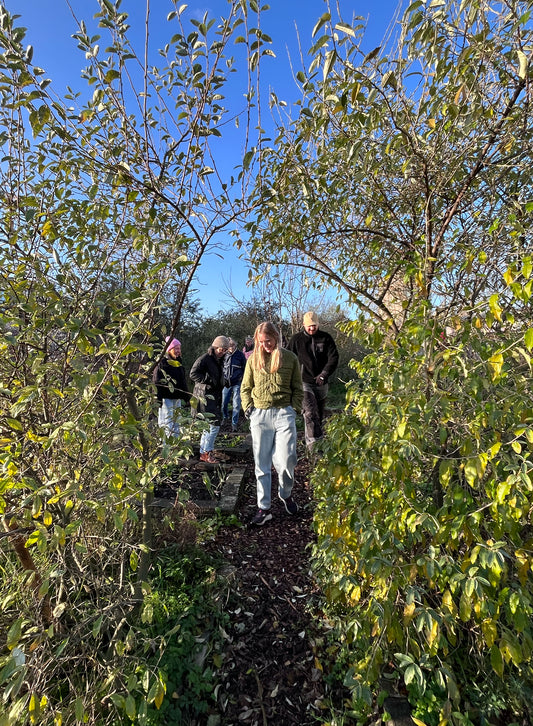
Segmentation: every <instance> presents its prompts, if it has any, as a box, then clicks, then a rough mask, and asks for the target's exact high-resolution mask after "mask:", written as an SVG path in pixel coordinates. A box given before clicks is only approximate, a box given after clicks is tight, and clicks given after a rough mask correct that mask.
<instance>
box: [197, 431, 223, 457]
mask: <svg viewBox="0 0 533 726" xmlns="http://www.w3.org/2000/svg"><path fill="white" fill-rule="evenodd" d="M219 431H220V426H215V424H209V431H202V436H201V438H200V454H205V453H206V451H213V449H214V448H215V439H216V437H217V434H218V432H219Z"/></svg>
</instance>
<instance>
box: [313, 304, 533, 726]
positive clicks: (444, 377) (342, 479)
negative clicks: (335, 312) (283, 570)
mask: <svg viewBox="0 0 533 726" xmlns="http://www.w3.org/2000/svg"><path fill="white" fill-rule="evenodd" d="M489 321H490V318H489ZM455 325H456V327H455V332H454V334H453V336H452V338H451V339H450V338H448V339H447V340H446V339H443V338H442V336H441V335H439V333H438V331H437V330H435V326H434V325H433V324H432V323H431V321H430V320H429V321H428V320H426V319H425V316H424V313H422V314H421V316H420V318H418V319H416V320H413V321H412V322H411V324H410V325H408V326H406V327H405V328H404V329H403V331H402V333H401V334H400V336H399V337H398V338H397V339H396V340H394V341H393V342H390V341H389V342H386V341H385V342H384V344H383V346H382V347H381V350H380V351H379V352H376V353H373V354H371V355H368V356H367V357H366V358H365V359H364V361H363V362H361V363H359V364H358V365H357V369H358V372H359V374H360V376H361V379H362V381H363V383H362V384H361V387H359V385H358V386H355V385H353V386H350V387H349V388H348V396H347V402H348V406H347V408H346V411H345V412H344V413H343V414H342V415H339V416H337V417H334V418H332V420H331V421H330V424H329V430H328V439H327V443H326V447H325V457H324V458H323V459H322V460H321V463H320V464H319V466H318V469H317V470H316V472H315V476H314V484H315V492H316V497H317V510H316V515H315V521H316V529H317V532H318V542H317V545H316V547H315V551H314V557H315V566H316V569H317V572H318V575H319V577H320V578H321V580H322V582H323V585H324V587H325V589H326V592H327V594H328V597H329V600H330V602H332V603H333V604H335V608H336V611H337V616H336V617H337V618H338V620H339V622H340V621H341V620H342V628H343V630H344V631H345V632H350V633H352V635H351V637H349V638H347V639H346V641H345V645H344V649H345V651H346V652H345V654H344V657H345V658H346V659H347V662H349V665H348V666H347V670H346V673H345V683H346V685H348V686H349V687H350V688H351V691H352V695H353V705H354V708H355V710H356V712H357V713H358V714H359V716H360V717H361V718H362V717H363V716H364V714H365V713H368V712H369V710H370V707H371V705H372V693H375V692H377V690H379V688H378V686H379V683H380V682H381V683H382V682H383V681H382V678H383V676H384V675H385V674H387V672H389V674H390V672H391V671H393V672H394V673H395V674H396V675H397V676H398V675H401V678H402V680H403V682H404V684H405V686H406V687H407V688H408V690H409V694H410V698H411V700H412V702H413V703H414V704H415V705H416V703H421V701H422V700H423V698H425V694H428V693H431V694H432V698H431V706H430V709H431V713H432V716H431V717H432V718H434V719H436V718H437V717H438V722H439V723H443V724H444V723H450V722H451V723H469V721H468V718H469V717H470V716H471V717H472V718H473V719H475V720H476V722H479V723H483V722H486V720H487V719H489V718H490V717H491V716H492V715H493V714H495V713H503V712H507V714H508V716H509V719H510V720H512V718H511V716H512V715H513V714H514V715H523V714H524V713H527V712H528V703H530V702H531V688H532V687H533V673H532V670H531V667H532V658H531V654H532V647H533V629H532V620H531V614H532V596H533V587H532V585H533V580H532V576H531V563H532V545H533V536H532V530H531V511H532V505H533V482H532V478H531V451H532V446H533V428H532V423H533V400H532V393H531V386H530V378H529V376H530V360H529V350H530V348H531V337H532V336H531V333H530V332H526V333H525V337H524V331H518V332H515V331H513V334H512V335H509V334H508V335H505V334H504V332H503V331H501V330H500V331H499V332H498V335H496V334H492V333H491V332H487V328H486V327H485V326H484V325H483V324H482V321H481V319H474V320H473V322H472V323H470V322H466V321H455ZM510 683H515V684H516V683H520V684H521V686H520V688H516V687H510V685H509V684H510ZM433 696H434V698H433ZM422 711H423V709H422V710H421V711H419V713H422ZM428 713H430V710H428V709H426V712H424V715H428ZM460 714H470V716H468V717H467V716H466V715H464V717H463V716H461V715H460ZM461 719H463V720H461ZM484 720H485V721H484Z"/></svg>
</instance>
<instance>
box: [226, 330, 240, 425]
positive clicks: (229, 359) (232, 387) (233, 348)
mask: <svg viewBox="0 0 533 726" xmlns="http://www.w3.org/2000/svg"><path fill="white" fill-rule="evenodd" d="M245 366H246V358H245V357H244V353H243V352H242V350H239V349H238V348H237V343H236V342H235V341H234V340H233V338H230V339H229V348H228V352H227V353H226V356H225V358H224V391H223V393H222V421H223V422H225V421H228V420H229V411H228V406H229V402H230V400H232V401H233V403H232V405H233V410H232V413H231V430H232V431H237V429H238V426H239V414H240V412H241V381H242V377H243V376H244V368H245Z"/></svg>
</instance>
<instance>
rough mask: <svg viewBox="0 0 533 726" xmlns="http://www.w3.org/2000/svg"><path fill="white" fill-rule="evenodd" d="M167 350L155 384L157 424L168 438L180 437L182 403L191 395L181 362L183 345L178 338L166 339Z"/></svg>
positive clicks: (154, 379) (156, 375)
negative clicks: (157, 407) (157, 409)
mask: <svg viewBox="0 0 533 726" xmlns="http://www.w3.org/2000/svg"><path fill="white" fill-rule="evenodd" d="M165 343H166V344H167V349H166V351H165V357H164V358H162V359H161V360H160V361H159V363H158V364H157V366H156V367H155V369H154V373H153V379H152V380H153V382H154V383H155V387H156V396H157V401H158V404H159V411H158V414H157V423H158V426H159V428H161V429H163V431H164V433H165V435H166V436H168V437H170V436H179V435H180V425H179V422H178V418H179V410H180V408H181V402H182V401H185V402H188V401H189V400H190V398H191V394H190V393H189V390H188V388H187V378H186V376H185V368H184V367H183V363H182V360H181V343H180V341H179V340H177V338H172V340H171V339H170V336H168V335H167V337H166V338H165Z"/></svg>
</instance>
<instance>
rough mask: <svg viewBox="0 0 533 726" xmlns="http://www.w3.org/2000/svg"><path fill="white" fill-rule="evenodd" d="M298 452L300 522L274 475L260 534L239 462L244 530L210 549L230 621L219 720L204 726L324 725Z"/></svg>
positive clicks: (304, 482)
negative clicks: (268, 515)
mask: <svg viewBox="0 0 533 726" xmlns="http://www.w3.org/2000/svg"><path fill="white" fill-rule="evenodd" d="M303 449H304V447H303V442H301V441H299V453H300V456H299V463H298V465H297V468H296V473H295V487H294V490H293V495H294V498H295V500H296V501H297V503H298V505H299V507H300V511H299V512H298V514H297V515H295V516H294V517H291V516H290V515H288V514H287V513H286V512H285V508H284V506H283V503H282V502H281V501H280V500H278V498H277V483H276V477H275V475H273V505H272V515H273V518H272V520H271V521H270V522H267V523H266V524H265V525H263V526H261V527H257V526H255V527H254V526H253V525H250V524H249V523H250V520H251V519H252V517H253V516H254V514H255V512H256V511H257V505H256V488H255V478H254V473H253V460H252V458H251V454H250V456H249V457H247V459H246V460H245V461H244V462H243V463H244V464H245V466H246V467H247V476H246V480H245V485H244V491H243V493H242V496H241V497H240V500H239V504H238V506H237V511H236V514H237V516H238V518H239V520H240V522H241V523H242V525H243V526H241V527H238V526H229V527H223V528H221V529H220V530H219V531H218V533H217V535H216V537H215V539H214V540H213V541H212V542H210V543H209V544H208V549H210V550H211V551H212V552H213V553H216V554H217V555H219V556H220V555H222V557H223V558H224V561H225V562H226V563H227V566H226V567H225V568H224V571H225V576H226V577H227V578H228V596H227V602H226V603H225V604H224V606H225V608H226V611H227V613H228V614H229V616H230V621H229V625H228V627H227V628H226V631H225V632H224V633H223V636H224V638H225V642H226V648H225V652H224V654H223V661H222V665H221V667H220V669H219V670H218V672H217V680H218V683H219V686H218V688H217V704H218V715H215V714H211V715H210V717H209V719H210V720H209V721H207V720H206V723H209V725H210V726H211V724H215V725H217V726H232V725H233V724H235V725H237V724H249V725H250V726H265V725H266V724H269V725H270V724H280V725H283V726H292V724H294V725H296V724H298V726H312V725H313V726H316V724H317V723H324V721H325V719H323V718H321V714H323V713H324V712H325V701H326V692H327V690H328V687H327V686H326V684H325V680H324V673H323V670H322V668H323V664H322V662H321V658H320V656H321V653H320V647H319V643H321V642H323V635H324V632H323V626H322V625H321V623H320V619H319V617H317V612H318V611H317V608H318V607H319V603H320V593H319V592H318V589H317V586H316V583H315V581H314V579H313V576H312V573H311V571H310V554H311V553H310V547H311V545H312V543H313V542H314V540H315V535H314V532H313V528H312V515H313V502H312V491H311V486H310V483H309V475H310V464H309V461H308V459H307V456H306V454H305V451H303ZM337 696H339V694H337ZM328 697H329V698H331V697H332V694H331V693H329V694H328ZM340 697H341V698H342V696H340ZM206 718H207V717H206Z"/></svg>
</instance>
